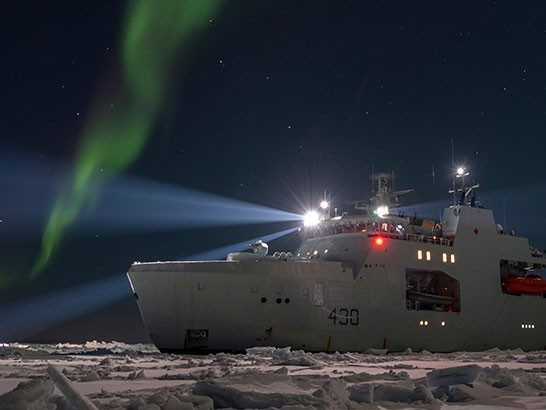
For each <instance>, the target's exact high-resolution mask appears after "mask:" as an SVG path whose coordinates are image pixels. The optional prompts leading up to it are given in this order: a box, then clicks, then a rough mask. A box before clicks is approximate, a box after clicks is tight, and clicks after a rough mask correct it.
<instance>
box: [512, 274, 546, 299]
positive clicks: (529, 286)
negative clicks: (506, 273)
mask: <svg viewBox="0 0 546 410" xmlns="http://www.w3.org/2000/svg"><path fill="white" fill-rule="evenodd" d="M504 286H505V288H506V293H510V294H512V295H542V294H546V279H543V278H542V277H541V276H538V275H532V276H531V275H529V276H511V277H509V278H506V282H505V283H504Z"/></svg>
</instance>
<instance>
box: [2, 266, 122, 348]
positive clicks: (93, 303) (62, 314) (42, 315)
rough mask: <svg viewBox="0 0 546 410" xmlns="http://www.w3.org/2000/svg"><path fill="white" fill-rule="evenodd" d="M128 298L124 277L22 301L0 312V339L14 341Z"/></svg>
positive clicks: (113, 277) (5, 307) (118, 276)
mask: <svg viewBox="0 0 546 410" xmlns="http://www.w3.org/2000/svg"><path fill="white" fill-rule="evenodd" d="M129 295H131V286H130V285H129V283H128V281H127V278H126V277H125V275H116V276H112V277H109V278H106V279H102V280H98V281H95V282H90V283H86V284H84V285H79V286H75V287H71V288H68V289H63V290H60V291H57V292H54V293H50V294H47V295H43V296H38V297H36V298H32V299H27V300H22V301H19V302H16V303H14V304H12V305H8V306H4V307H2V309H1V310H0V337H2V339H3V340H2V341H14V340H17V339H19V340H20V339H21V338H22V337H24V336H26V335H29V334H31V333H35V332H38V331H39V330H43V329H46V328H48V327H51V326H54V325H56V324H59V323H62V322H65V321H67V320H70V319H73V318H76V317H78V316H82V315H84V314H87V313H91V312H94V311H96V310H99V309H101V308H102V307H104V306H107V305H110V304H112V303H114V302H117V301H119V300H121V299H123V298H124V297H127V296H129Z"/></svg>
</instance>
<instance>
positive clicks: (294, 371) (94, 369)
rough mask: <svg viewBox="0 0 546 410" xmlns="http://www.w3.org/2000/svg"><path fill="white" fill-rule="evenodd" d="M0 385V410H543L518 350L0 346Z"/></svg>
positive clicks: (533, 366) (541, 368) (529, 363)
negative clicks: (170, 350) (81, 409)
mask: <svg viewBox="0 0 546 410" xmlns="http://www.w3.org/2000/svg"><path fill="white" fill-rule="evenodd" d="M49 365H51V366H53V370H52V369H51V368H50V370H49V374H50V375H54V374H58V373H55V371H56V370H58V371H60V372H61V373H62V375H63V376H64V377H61V379H62V380H67V381H68V383H69V388H70V389H72V390H73V392H72V393H71V394H72V398H70V397H68V398H67V397H65V395H64V394H63V393H62V392H61V391H60V390H59V386H58V385H57V384H55V382H57V383H58V382H59V380H58V379H59V378H58V377H57V380H54V379H50V377H49V376H48V366H49ZM52 372H53V373H52ZM0 378H1V379H0V408H2V409H42V408H44V409H52V410H54V409H67V408H70V404H69V402H70V401H71V400H78V395H79V398H80V399H82V400H84V401H85V400H87V399H89V400H90V402H89V405H90V406H95V407H96V408H99V409H124V408H125V409H166V410H175V409H192V408H198V409H210V408H224V407H227V408H286V409H288V408H290V409H302V408H323V409H358V408H363V409H385V408H386V409H390V408H393V409H412V408H426V409H445V410H451V409H471V408H472V409H496V408H501V407H502V408H528V409H546V352H545V351H537V352H523V351H522V350H519V349H518V350H504V351H503V350H499V349H491V350H488V351H484V352H455V353H430V352H419V353H414V352H412V351H411V350H409V349H408V350H406V351H405V352H402V353H388V352H386V351H383V350H381V349H375V350H373V351H367V352H365V353H337V352H336V353H314V354H312V353H307V352H303V351H298V350H296V351H293V350H291V349H290V348H284V349H276V348H273V347H255V348H252V349H248V350H247V352H246V354H227V353H219V354H215V355H212V354H211V355H202V356H196V355H174V354H161V353H159V352H158V351H157V349H155V347H153V346H152V345H142V344H140V345H129V344H125V343H117V342H111V343H104V342H88V343H85V344H56V345H52V344H48V345H46V344H41V345H37V344H33V345H28V344H8V345H2V346H0ZM65 389H66V386H65ZM68 396H70V394H68Z"/></svg>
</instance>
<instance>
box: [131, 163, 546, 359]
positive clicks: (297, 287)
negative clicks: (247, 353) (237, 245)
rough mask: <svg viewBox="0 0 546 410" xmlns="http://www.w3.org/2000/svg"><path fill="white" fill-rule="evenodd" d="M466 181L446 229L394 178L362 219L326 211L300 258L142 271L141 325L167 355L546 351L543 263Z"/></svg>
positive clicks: (261, 256)
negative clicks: (409, 208)
mask: <svg viewBox="0 0 546 410" xmlns="http://www.w3.org/2000/svg"><path fill="white" fill-rule="evenodd" d="M467 175H468V173H467V171H466V170H464V169H457V170H456V175H455V182H454V183H453V187H452V190H451V191H450V192H451V193H453V195H454V204H453V205H451V206H449V207H447V208H445V209H444V211H443V215H442V218H441V220H439V221H435V220H431V219H423V218H418V217H417V216H416V215H414V216H406V215H404V214H403V213H402V212H400V210H399V208H396V205H397V204H398V197H399V196H400V195H403V194H404V193H407V192H409V190H405V191H398V192H393V191H392V189H391V186H390V184H389V178H388V177H386V176H385V175H379V176H378V178H377V185H376V186H375V188H374V191H373V196H372V198H371V199H370V200H369V201H368V203H367V204H366V203H364V201H355V204H354V205H355V208H356V210H357V211H358V212H357V214H355V215H349V214H347V213H341V215H338V214H337V212H334V214H333V215H332V214H331V212H330V208H329V204H328V203H327V202H326V201H323V203H322V204H321V205H322V206H321V210H320V211H319V212H316V213H314V214H311V215H310V217H309V218H308V219H307V220H306V226H303V227H302V228H301V230H300V232H299V234H300V237H301V240H302V243H301V246H300V247H299V248H298V249H297V250H296V251H294V253H293V254H292V253H290V252H282V253H278V252H276V253H275V254H273V255H268V254H267V245H266V244H263V243H258V244H255V245H254V246H253V248H252V250H251V252H238V253H232V254H229V255H228V257H227V259H226V260H224V261H205V262H196V261H195V262H194V261H174V262H153V263H138V262H136V263H134V264H133V265H132V266H131V269H130V270H129V272H128V277H129V280H130V282H131V286H132V288H133V291H134V294H135V298H136V300H137V303H138V307H139V309H140V312H141V315H142V318H143V321H144V324H145V326H146V328H147V330H148V332H149V334H150V337H151V339H152V341H153V342H154V343H155V344H156V345H157V347H158V348H159V349H160V350H162V351H196V350H197V351H198V350H203V351H218V350H229V351H232V350H235V351H237V350H244V349H245V348H248V347H252V346H260V345H263V346H278V347H284V346H291V347H292V348H294V349H304V350H309V351H336V350H337V351H363V350H366V349H368V348H388V349H390V350H395V351H397V350H398V351H399V350H404V349H406V348H407V347H410V348H412V349H414V350H420V349H426V350H429V351H454V350H483V349H488V348H492V347H500V348H508V347H513V348H515V347H520V348H523V349H543V348H545V347H546V320H545V314H546V281H545V280H544V277H543V274H544V271H545V270H546V258H545V257H544V253H543V252H541V251H539V250H537V249H535V248H532V247H530V246H529V243H528V240H527V239H526V238H523V237H518V236H516V235H515V234H513V232H510V233H506V232H504V230H503V228H502V227H501V226H500V225H498V224H497V223H496V222H495V219H494V217H493V213H492V211H491V210H488V209H485V208H484V207H483V206H482V205H481V204H480V203H479V202H478V201H477V199H476V196H475V190H476V189H477V188H478V186H477V185H476V184H473V185H470V186H467V185H466V184H465V182H464V177H465V176H467Z"/></svg>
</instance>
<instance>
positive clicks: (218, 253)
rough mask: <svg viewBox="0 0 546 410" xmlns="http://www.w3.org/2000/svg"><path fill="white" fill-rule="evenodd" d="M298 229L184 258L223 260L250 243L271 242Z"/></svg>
mask: <svg viewBox="0 0 546 410" xmlns="http://www.w3.org/2000/svg"><path fill="white" fill-rule="evenodd" d="M298 229H299V228H297V227H296V228H290V229H285V230H284V231H280V232H275V233H272V234H269V235H264V236H258V237H256V238H252V239H247V240H245V241H242V242H238V243H233V244H231V245H227V246H223V247H220V248H216V249H211V250H209V251H205V252H200V253H197V254H195V255H191V256H189V257H186V258H185V259H186V260H199V261H202V260H215V259H221V258H225V257H226V255H227V254H228V253H230V252H238V251H242V250H244V249H246V247H247V246H248V245H249V244H251V243H254V242H257V241H259V240H262V241H264V242H266V241H272V240H274V239H277V238H280V237H282V236H285V235H288V234H291V233H292V232H296V231H297V230H298Z"/></svg>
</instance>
